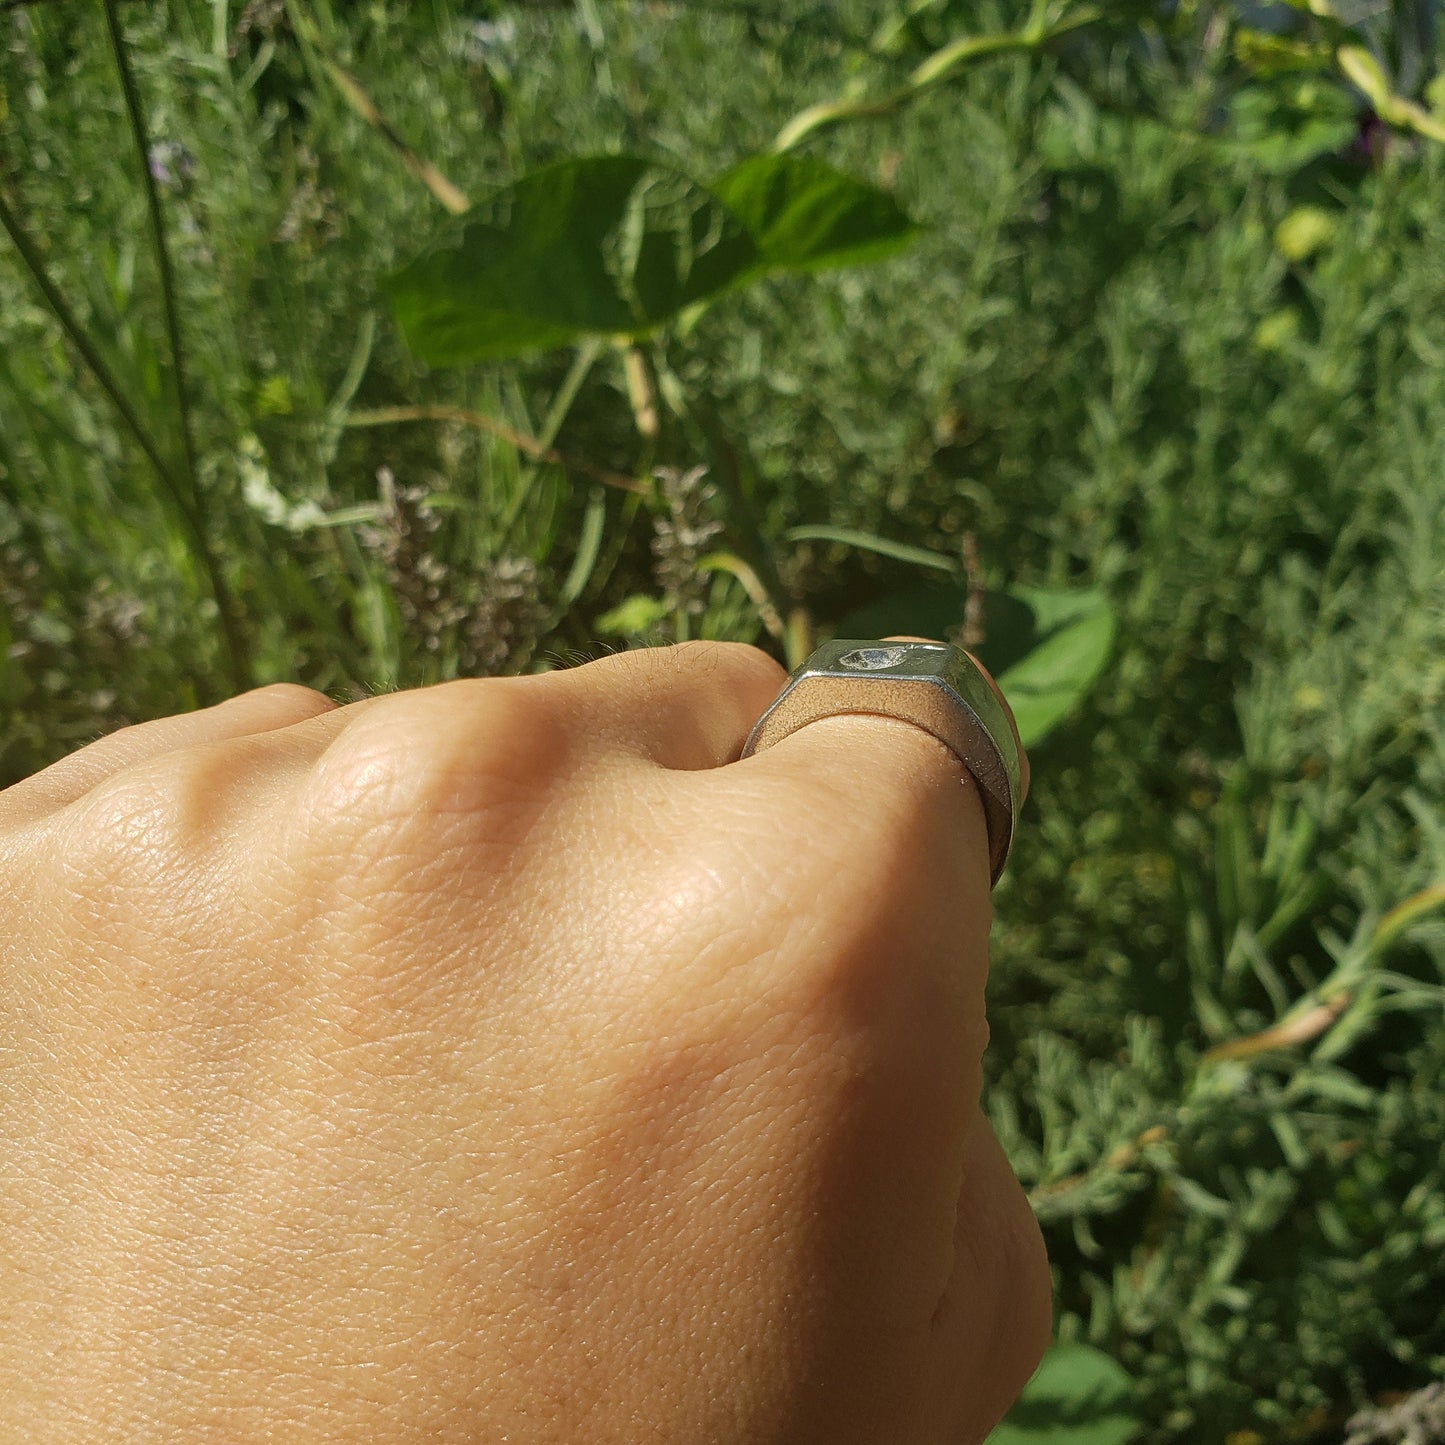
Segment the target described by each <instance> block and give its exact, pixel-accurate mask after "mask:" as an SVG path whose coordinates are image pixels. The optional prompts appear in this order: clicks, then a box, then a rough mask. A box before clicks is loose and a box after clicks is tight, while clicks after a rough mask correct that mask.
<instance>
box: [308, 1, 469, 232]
mask: <svg viewBox="0 0 1445 1445" xmlns="http://www.w3.org/2000/svg"><path fill="white" fill-rule="evenodd" d="M286 13H287V14H288V15H289V16H290V18H291V23H292V25H293V26H294V27H295V29H296V32H297V34H298V35H300V37H301V39H302V40H303V41H304V42H305V43H306V44H307V45H309V46H310V47H311V48H312V50H314V51H315V52H316V58H317V59H318V60H319V61H320V62H321V67H322V69H323V70H325V72H326V74H327V75H328V76H329V77H330V80H331V83H332V84H333V85H334V86H335V87H336V88H337V90H339V91H340V92H341V98H342V99H343V100H344V101H345V102H346V103H347V105H349V106H350V107H351V109H352V110H354V111H355V112H356V114H357V115H359V116H360V117H361V118H362V120H364V121H365V122H366V123H367V125H369V126H371V127H372V129H373V130H375V131H376V132H377V133H378V134H379V135H380V136H381V137H382V139H383V140H385V141H386V143H387V144H388V145H389V146H391V148H392V149H393V150H394V151H395V152H396V153H397V155H398V156H400V157H401V162H402V164H403V165H404V166H405V167H406V168H407V170H409V171H410V172H411V173H412V175H414V176H415V177H416V178H417V180H419V181H420V182H421V183H422V185H424V186H425V187H426V188H427V190H429V191H430V192H431V193H432V195H433V196H435V197H436V198H437V200H438V201H440V202H441V204H442V205H443V206H445V207H446V209H447V210H448V211H450V212H451V213H452V215H454V216H460V215H461V214H462V213H463V212H464V211H466V210H468V209H470V207H471V204H472V203H471V200H470V198H469V197H468V196H467V194H466V193H465V192H464V191H462V190H460V189H459V188H458V187H457V186H455V185H453V184H452V182H451V181H449V180H448V179H447V178H446V176H444V175H443V174H442V173H441V171H440V170H439V169H438V168H437V167H436V166H434V165H433V164H432V163H431V162H430V161H429V160H426V159H425V158H424V157H422V156H420V155H418V154H417V153H416V151H415V150H413V149H412V147H411V146H410V145H408V144H407V141H406V138H405V137H404V136H403V135H402V134H401V132H400V131H399V130H397V128H396V127H395V126H394V125H393V124H392V123H391V121H390V120H388V119H387V117H386V116H385V115H384V114H383V113H382V110H381V107H380V106H379V105H377V103H376V102H375V101H374V100H373V99H372V98H371V94H370V92H368V91H367V89H366V87H365V86H364V85H362V83H361V82H360V81H359V80H358V79H357V78H356V77H355V76H354V75H353V74H352V73H351V72H350V71H349V70H347V69H346V67H345V66H344V65H342V64H341V62H340V61H339V60H337V59H336V57H335V56H334V55H333V54H332V53H331V51H330V49H329V48H328V47H327V45H326V43H325V41H324V40H323V39H322V36H321V28H320V26H318V25H317V23H316V21H315V20H314V19H313V17H312V16H311V14H310V12H309V11H308V10H307V9H306V8H305V6H303V5H302V3H301V0H287V5H286Z"/></svg>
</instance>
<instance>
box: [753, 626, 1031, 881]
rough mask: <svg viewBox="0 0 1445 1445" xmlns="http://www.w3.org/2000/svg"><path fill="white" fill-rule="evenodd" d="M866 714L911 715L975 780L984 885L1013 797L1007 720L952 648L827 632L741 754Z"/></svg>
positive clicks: (1015, 786)
mask: <svg viewBox="0 0 1445 1445" xmlns="http://www.w3.org/2000/svg"><path fill="white" fill-rule="evenodd" d="M845 713H875V714H879V715H882V716H884V717H896V718H900V719H902V720H903V721H904V722H911V723H913V724H914V725H915V726H917V727H921V728H923V729H924V731H925V732H929V733H932V734H933V736H934V737H936V738H938V739H939V741H940V742H943V743H945V744H947V746H948V747H949V748H951V749H952V750H953V752H954V754H955V755H956V756H957V757H958V759H959V761H960V762H961V763H962V764H963V765H964V767H965V768H967V769H968V771H969V772H970V773H971V774H972V775H973V776H974V778H975V779H976V780H977V782H978V786H979V792H980V793H981V794H982V797H983V809H984V818H985V821H986V823H987V825H988V840H989V864H990V880H989V884H990V887H992V886H993V884H995V883H997V882H998V879H999V875H1000V874H1001V873H1002V872H1003V869H1004V865H1005V863H1007V861H1008V854H1009V848H1010V846H1011V845H1012V843H1013V834H1014V828H1015V827H1016V825H1017V823H1018V812H1019V806H1020V797H1019V785H1020V772H1019V755H1018V747H1017V745H1016V744H1015V742H1014V735H1013V729H1012V728H1011V727H1010V726H1009V721H1008V718H1007V716H1006V715H1005V713H1004V710H1003V707H1002V705H1001V704H1000V703H999V700H998V698H997V697H995V696H994V692H993V689H992V688H991V687H990V686H989V685H988V681H987V679H985V677H984V675H983V674H982V673H981V672H980V671H979V670H978V668H977V667H976V666H975V665H974V663H973V661H972V659H971V658H970V657H969V656H968V654H967V653H965V652H964V651H963V649H962V648H960V647H953V646H950V645H948V644H944V643H931V642H877V641H868V640H858V639H856V638H853V639H849V638H835V639H834V640H833V641H832V642H825V643H824V644H823V645H822V646H821V647H820V648H818V650H817V651H816V652H814V653H813V655H812V656H811V657H810V658H808V660H807V661H806V662H805V663H803V665H802V666H801V667H798V668H796V669H795V670H794V671H793V672H792V674H791V675H790V676H789V678H788V681H787V683H786V684H785V686H784V687H783V690H782V691H781V692H780V693H779V694H778V696H777V697H776V698H775V699H774V701H773V703H772V705H771V706H770V707H769V708H768V710H767V711H766V712H765V713H764V714H763V715H762V717H760V718H759V719H758V721H757V723H756V725H755V726H754V728H753V730H752V732H751V733H750V734H749V735H748V740H747V742H746V743H745V744H744V745H743V750H742V753H741V757H744V758H746V757H750V756H751V755H752V754H753V753H758V752H762V750H763V749H764V748H770V747H772V745H773V744H774V743H776V742H778V741H780V740H781V739H782V738H785V737H787V735H788V734H789V733H792V732H796V731H797V730H798V729H799V728H801V727H806V726H807V724H808V723H810V722H817V721H818V719H819V718H825V717H837V716H839V715H840V714H845Z"/></svg>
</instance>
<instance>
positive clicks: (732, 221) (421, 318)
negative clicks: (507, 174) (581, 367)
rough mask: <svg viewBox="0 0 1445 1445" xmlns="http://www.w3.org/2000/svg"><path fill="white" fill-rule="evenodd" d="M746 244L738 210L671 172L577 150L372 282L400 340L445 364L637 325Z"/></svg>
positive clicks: (723, 273)
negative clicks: (381, 291)
mask: <svg viewBox="0 0 1445 1445" xmlns="http://www.w3.org/2000/svg"><path fill="white" fill-rule="evenodd" d="M757 256H758V252H757V247H756V246H755V245H754V243H753V240H752V238H751V237H750V236H749V235H748V233H747V231H746V230H745V229H744V227H743V225H742V223H741V222H740V221H739V220H738V219H737V217H735V216H734V215H733V214H732V213H731V212H730V211H729V210H728V209H727V208H726V207H725V206H723V205H721V204H720V203H719V202H718V200H717V199H716V198H715V197H714V196H713V195H711V194H710V193H709V192H708V191H707V190H705V189H704V188H703V187H701V186H699V185H698V184H697V183H696V182H694V181H692V180H690V179H689V178H688V177H687V176H685V175H683V174H682V173H681V172H680V171H677V170H674V169H672V168H671V167H668V166H663V165H658V164H656V163H654V162H651V161H648V160H645V159H643V158H641V157H638V156H585V157H581V158H576V159H572V160H565V161H560V162H558V163H557V164H556V165H551V166H547V167H544V168H543V169H542V170H539V171H535V172H533V173H532V174H531V175H529V176H526V177H524V178H523V179H522V180H520V181H517V182H516V183H515V184H513V185H510V186H506V187H504V188H503V189H501V190H499V191H497V192H496V193H495V194H493V195H492V196H490V197H488V198H487V199H485V200H483V201H481V202H479V203H478V204H477V205H475V206H473V207H472V208H471V210H469V211H467V212H466V213H465V214H464V215H463V216H460V217H458V218H457V220H456V221H454V222H451V223H449V224H448V225H447V227H446V228H445V229H444V231H443V232H442V233H441V235H440V236H439V237H438V238H437V240H436V241H435V242H434V243H433V245H432V246H431V247H430V248H429V249H428V250H427V251H426V252H424V253H423V254H422V255H421V256H420V257H418V258H417V259H416V260H415V261H413V262H411V264H410V265H407V266H404V267H403V268H402V269H401V270H400V271H398V272H396V273H395V274H394V275H392V276H390V277H388V278H387V280H386V281H385V283H384V286H385V289H386V291H387V294H388V295H389V297H390V299H391V303H392V307H393V309H394V311H395V313H396V317H397V320H398V322H399V323H400V325H401V328H402V332H403V334H404V335H405V337H406V341H407V345H408V346H410V347H411V349H412V351H414V352H415V353H416V354H417V355H418V356H419V357H421V359H422V360H423V361H425V362H427V363H428V364H429V365H432V366H452V365H457V364H459V363H462V362H469V361H483V360H489V359H496V358H500V357H507V356H515V355H518V354H520V353H523V352H528V351H535V350H540V349H543V348H546V347H553V346H562V345H565V344H567V343H569V342H572V341H575V340H577V339H578V338H580V337H583V336H587V335H598V334H602V335H626V336H639V335H644V334H646V333H647V332H649V331H651V330H652V329H653V328H655V327H656V326H658V325H660V324H661V323H662V322H664V321H667V320H669V319H670V318H671V317H673V316H675V315H676V314H677V313H678V312H679V311H681V310H682V309H683V308H684V307H686V306H689V305H691V304H692V303H694V302H696V301H700V300H702V299H703V298H705V297H708V296H711V295H714V294H715V293H716V292H718V291H721V290H723V289H724V288H725V287H726V286H728V285H729V284H731V283H732V282H733V281H734V280H736V279H737V277H739V276H740V275H741V274H742V273H743V272H744V271H746V270H747V269H748V268H749V267H750V266H752V264H753V263H754V262H755V261H756V260H757Z"/></svg>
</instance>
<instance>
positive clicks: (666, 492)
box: [652, 467, 723, 616]
mask: <svg viewBox="0 0 1445 1445" xmlns="http://www.w3.org/2000/svg"><path fill="white" fill-rule="evenodd" d="M655 475H656V477H657V479H658V481H659V482H661V483H662V494H663V497H664V498H665V499H666V501H667V513H666V515H664V516H658V517H654V518H653V521H652V527H653V531H654V533H655V535H654V537H653V539H652V556H653V563H654V565H653V573H654V576H655V577H656V578H657V584H658V586H659V587H660V588H661V589H662V593H663V596H664V597H666V598H667V600H668V603H669V604H670V605H671V606H673V607H677V608H680V609H682V610H683V611H684V612H688V613H690V614H692V615H694V616H695V615H696V614H698V613H700V612H701V611H702V610H703V607H704V605H705V603H704V601H703V592H704V591H705V589H706V587H707V577H706V575H705V574H704V573H701V572H699V571H698V570H697V560H698V558H699V557H700V556H702V554H703V552H704V551H705V550H706V548H707V545H708V543H709V542H710V541H711V540H712V539H713V538H714V537H715V536H717V534H718V533H719V532H721V531H722V530H723V524H722V522H721V521H719V520H717V519H716V518H714V517H710V516H709V515H708V512H709V509H710V506H711V504H712V502H713V501H714V500H715V499H716V497H717V488H716V487H715V486H713V485H712V484H711V483H707V484H706V485H704V483H703V478H704V477H705V476H707V468H706V467H693V468H692V470H691V471H688V472H683V471H679V470H678V469H677V468H675V467H659V468H658V469H657V471H656V473H655Z"/></svg>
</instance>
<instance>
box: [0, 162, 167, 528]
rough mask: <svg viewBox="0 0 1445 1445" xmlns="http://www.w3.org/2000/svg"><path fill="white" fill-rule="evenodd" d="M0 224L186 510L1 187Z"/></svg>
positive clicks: (163, 482) (155, 448)
mask: <svg viewBox="0 0 1445 1445" xmlns="http://www.w3.org/2000/svg"><path fill="white" fill-rule="evenodd" d="M0 226H3V227H4V228H5V234H6V235H7V236H9V237H10V244H11V245H12V246H14V247H15V250H16V251H17V252H18V253H19V256H20V259H21V261H23V262H24V263H25V269H26V270H27V271H29V273H30V279H31V280H32V281H34V283H35V289H36V290H37V291H39V292H40V294H41V296H43V297H44V298H45V304H46V305H47V306H48V307H49V308H50V312H51V314H52V315H53V316H54V317H55V319H56V320H57V321H58V322H59V323H60V328H61V330H62V331H64V332H65V334H66V336H68V337H69V338H70V341H71V344H72V345H73V346H74V347H75V349H76V350H77V351H78V352H79V353H80V355H81V359H82V360H83V361H84V362H85V364H86V365H87V366H88V367H89V368H90V371H91V374H92V375H93V376H94V377H95V379H96V381H97V382H98V383H99V384H100V389H101V390H102V391H103V392H104V393H105V394H106V396H107V397H108V398H109V399H110V402H111V405H112V406H114V407H115V409H116V412H117V413H118V414H119V416H120V419H121V420H122V421H123V422H124V423H125V424H126V426H127V428H128V429H129V430H130V433H131V435H132V436H133V437H134V438H135V441H136V445H137V446H139V447H140V449H141V451H143V452H144V453H145V454H146V457H147V459H148V460H149V462H150V464H151V466H153V467H154V468H155V471H156V475H157V476H158V477H159V478H160V480H161V485H162V486H164V487H165V489H166V490H167V491H168V492H169V493H170V494H171V497H172V498H173V499H174V501H175V502H176V505H177V506H178V507H179V508H180V509H181V510H182V511H183V512H185V511H187V510H188V508H187V505H186V497H185V493H184V492H182V491H181V489H180V486H179V485H178V484H177V482H176V479H175V477H174V476H173V475H172V473H171V469H170V467H169V466H168V465H167V463H166V461H165V459H164V458H163V457H162V456H161V452H160V448H159V447H158V446H157V445H156V442H155V438H154V437H152V436H151V434H150V432H149V431H147V430H146V426H145V423H144V422H143V421H141V419H140V417H139V416H138V415H137V414H136V411H135V408H134V407H132V406H131V404H130V402H129V401H128V400H127V399H126V395H125V393H124V392H123V391H122V390H121V389H120V385H119V384H118V383H117V381H116V379H115V377H114V375H113V374H112V373H111V370H110V367H108V366H107V365H106V364H105V362H104V360H103V359H102V358H101V355H100V352H99V351H97V350H96V349H95V346H94V344H93V343H92V342H91V339H90V337H89V336H88V335H87V334H86V331H85V328H84V327H82V326H81V324H80V322H79V321H78V320H77V319H76V316H75V314H74V312H72V311H71V309H70V306H69V305H68V304H67V302H66V300H65V298H64V297H63V296H62V295H61V294H60V292H59V291H58V290H57V289H56V286H55V283H54V282H53V281H52V280H51V279H50V273H49V272H48V271H47V270H46V269H45V262H44V260H43V258H42V257H41V255H40V252H39V251H38V250H37V249H36V248H35V244H34V242H32V241H31V239H30V237H29V235H28V234H27V233H26V231H25V229H24V227H23V226H22V225H21V224H20V218H19V217H18V216H17V215H16V214H15V212H14V211H12V210H11V209H10V205H9V203H8V202H7V201H6V199H5V193H4V191H3V190H0Z"/></svg>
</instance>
